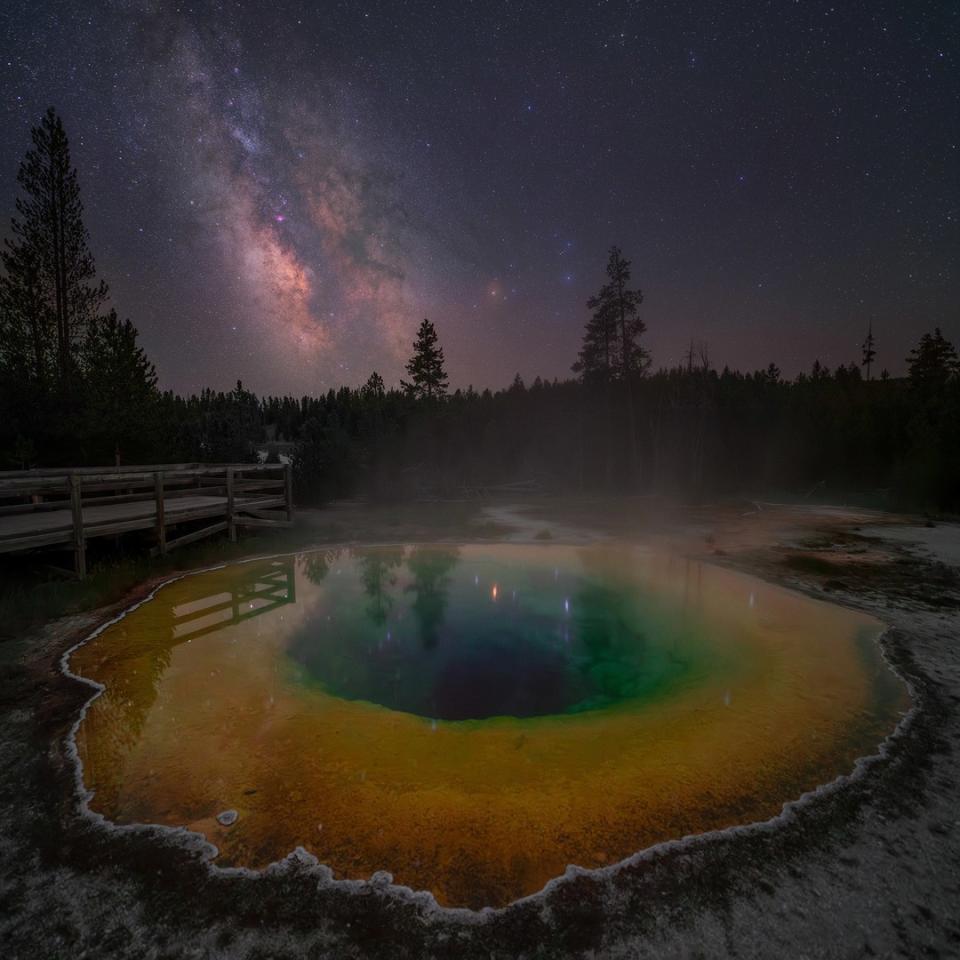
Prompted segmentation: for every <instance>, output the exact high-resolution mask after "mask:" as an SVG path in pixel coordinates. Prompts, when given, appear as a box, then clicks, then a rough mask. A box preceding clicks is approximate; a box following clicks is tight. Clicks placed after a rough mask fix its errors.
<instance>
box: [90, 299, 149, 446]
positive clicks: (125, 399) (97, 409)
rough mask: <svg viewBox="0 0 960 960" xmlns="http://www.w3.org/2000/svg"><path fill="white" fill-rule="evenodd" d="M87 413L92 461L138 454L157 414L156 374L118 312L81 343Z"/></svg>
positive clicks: (133, 331)
mask: <svg viewBox="0 0 960 960" xmlns="http://www.w3.org/2000/svg"><path fill="white" fill-rule="evenodd" d="M83 356H84V369H85V371H86V373H85V376H84V388H85V393H86V396H87V401H86V404H85V413H86V418H87V421H88V423H89V424H90V428H91V431H92V433H93V434H94V438H95V439H99V440H100V442H99V443H98V444H95V445H96V446H97V447H98V448H99V449H97V450H96V452H94V453H93V457H94V459H95V460H98V461H99V462H104V461H105V460H106V459H108V458H109V457H110V455H111V454H112V453H114V452H115V453H116V455H117V456H118V457H121V456H122V457H124V458H125V459H126V460H127V462H130V460H131V458H132V459H133V462H136V458H137V457H138V456H140V455H142V452H143V451H144V448H145V446H146V445H147V444H149V443H150V439H149V437H148V436H147V434H148V433H149V428H150V425H151V422H152V420H153V416H154V413H155V410H156V400H157V372H156V370H155V369H154V366H153V364H152V363H151V362H150V361H149V360H148V359H147V355H146V354H145V353H144V351H143V349H142V348H141V347H139V346H138V345H137V329H136V327H134V325H133V324H132V323H131V322H130V321H129V320H120V319H118V317H117V314H116V311H115V310H111V311H110V313H109V314H108V315H107V316H106V317H105V318H104V319H102V320H98V321H96V322H95V323H94V324H92V325H91V327H90V328H89V331H88V333H87V341H86V343H85V344H84V353H83Z"/></svg>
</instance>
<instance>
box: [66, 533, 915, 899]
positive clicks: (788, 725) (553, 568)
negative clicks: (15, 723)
mask: <svg viewBox="0 0 960 960" xmlns="http://www.w3.org/2000/svg"><path fill="white" fill-rule="evenodd" d="M882 629H883V627H882V625H881V624H880V623H879V622H878V621H876V620H874V619H871V618H870V617H867V616H864V615H861V614H858V613H854V612H851V611H849V610H846V609H843V608H841V607H836V606H832V605H828V604H824V603H819V602H817V601H814V600H810V599H808V598H806V597H803V596H801V595H799V594H795V593H791V592H789V591H787V590H784V589H781V588H778V587H775V586H771V585H769V584H766V583H763V582H762V581H759V580H756V579H753V578H751V577H747V576H744V575H741V574H737V573H733V572H730V571H728V570H724V569H721V568H717V567H712V566H709V565H704V564H700V563H696V562H693V561H689V560H684V559H680V558H677V557H673V556H665V555H661V554H657V553H651V552H649V551H647V550H644V549H640V548H637V547H625V546H615V547H611V546H591V547H566V546H554V545H537V546H521V545H512V544H511V545H482V546H481V545H469V546H459V547H453V546H448V545H434V546H413V547H375V548H374V547H371V548H362V549H360V548H358V549H343V550H329V551H325V552H313V553H306V554H302V555H299V556H296V557H286V558H280V559H273V560H266V561H255V562H251V563H241V564H235V565H231V566H228V567H225V568H223V569H220V570H215V571H212V572H207V573H202V574H198V575H196V576H190V577H186V578H184V579H181V580H178V581H175V582H173V583H170V584H168V585H167V586H165V587H163V588H162V589H161V590H160V591H158V593H157V594H156V596H155V597H154V598H153V599H152V600H150V601H149V602H147V603H145V604H143V605H142V606H140V607H137V608H135V609H134V610H132V611H131V612H130V613H129V614H128V615H127V616H125V617H124V618H122V619H121V620H119V621H117V622H116V623H114V624H112V625H111V626H109V627H108V628H107V629H106V630H104V631H103V632H101V633H100V634H99V635H97V636H96V637H95V638H93V639H92V640H90V641H89V642H88V643H86V644H85V645H83V646H81V647H79V648H77V649H76V650H75V651H74V653H73V654H72V656H71V658H70V662H69V667H70V670H71V671H73V672H74V673H76V674H78V675H80V676H82V677H85V678H88V679H91V680H94V681H96V682H97V683H100V684H102V685H103V686H104V690H103V692H102V694H101V695H99V696H98V697H97V698H96V699H95V700H94V701H93V702H92V703H91V704H90V706H89V708H88V710H87V712H86V715H85V717H84V719H83V721H82V722H81V724H80V726H79V729H78V731H77V734H76V745H77V751H78V755H79V759H80V761H81V763H82V765H83V766H82V769H83V778H84V783H85V786H86V787H87V788H88V789H89V790H90V791H92V794H93V796H92V800H91V801H90V806H91V807H92V809H93V810H95V811H97V812H99V813H101V814H103V815H104V816H105V817H106V818H107V819H109V820H111V821H113V822H115V823H120V824H130V823H153V824H165V825H169V826H185V827H188V828H190V829H191V830H195V831H198V832H200V833H203V834H204V835H206V836H207V837H208V838H209V839H210V840H211V841H212V842H213V843H214V844H215V845H216V846H217V848H218V849H219V856H218V858H217V861H216V862H217V863H219V864H221V865H225V866H227V865H230V866H247V867H252V868H260V867H264V866H266V865H267V864H269V863H271V862H273V861H276V860H279V859H282V858H283V857H284V856H286V855H287V854H288V853H290V852H291V851H292V850H294V849H295V848H296V847H298V846H302V847H304V848H305V849H307V850H308V851H310V852H311V853H313V854H314V855H315V856H316V857H317V858H318V859H319V860H320V861H321V862H322V863H325V864H327V865H328V866H329V867H331V868H332V870H333V871H334V874H335V875H336V876H338V877H349V878H367V877H370V876H371V874H373V873H374V872H375V871H378V870H386V871H389V872H390V873H392V874H393V876H394V880H395V882H396V883H400V884H405V885H408V886H410V887H413V888H414V889H424V890H430V891H432V892H433V894H434V895H435V896H436V898H437V900H438V901H439V902H440V903H442V904H446V905H451V906H469V907H475V908H476V907H481V906H500V905H504V904H506V903H509V902H510V901H512V900H515V899H517V898H519V897H522V896H525V895H527V894H531V893H534V892H536V891H537V890H539V889H541V888H542V887H543V886H544V884H545V883H546V882H547V881H548V880H550V879H551V878H553V877H556V876H559V875H560V874H562V873H563V872H564V870H565V868H566V866H567V865H568V864H578V865H580V866H583V867H598V866H602V865H605V864H611V863H615V862H617V861H618V860H621V859H623V858H625V857H627V856H629V855H630V854H632V853H634V852H636V851H638V850H641V849H643V848H645V847H648V846H650V845H651V844H654V843H657V842H659V841H663V840H668V839H673V838H679V837H682V836H685V835H688V834H694V833H701V832H703V831H707V830H712V829H716V828H720V827H725V826H729V825H732V824H738V823H745V822H749V821H755V820H763V819H768V818H769V817H771V816H773V815H775V814H776V813H777V812H779V810H780V808H781V806H782V804H783V803H784V801H786V800H790V799H794V798H796V797H798V796H799V795H800V794H801V793H803V792H805V791H807V790H810V789H812V788H813V787H815V786H817V785H819V784H822V783H825V782H828V781H830V780H833V779H835V778H836V777H837V776H838V775H840V774H843V773H848V772H849V771H850V770H851V769H852V767H853V765H854V761H855V760H856V758H857V757H859V756H863V755H865V754H870V753H873V752H875V750H876V748H877V745H878V744H879V743H880V742H881V741H882V740H883V738H884V737H885V736H886V735H887V734H888V733H890V731H891V730H892V729H893V727H894V726H895V724H896V722H897V719H898V718H899V716H900V715H901V714H902V712H903V711H904V710H905V709H906V706H907V697H906V693H905V690H904V688H903V685H902V684H901V682H900V681H899V680H898V679H897V678H896V677H895V676H894V675H893V674H892V673H891V672H890V670H889V669H888V668H887V667H886V665H885V664H884V662H883V660H882V658H881V657H880V655H879V651H878V649H877V645H876V643H875V640H876V638H877V636H878V635H879V634H880V632H881V631H882ZM226 811H233V812H234V813H235V814H236V819H235V820H234V822H232V823H231V824H230V825H229V826H225V825H223V824H222V823H221V822H219V821H218V819H217V817H218V815H219V814H223V813H225V812H226ZM222 819H223V820H224V821H229V820H231V819H232V817H223V818H222Z"/></svg>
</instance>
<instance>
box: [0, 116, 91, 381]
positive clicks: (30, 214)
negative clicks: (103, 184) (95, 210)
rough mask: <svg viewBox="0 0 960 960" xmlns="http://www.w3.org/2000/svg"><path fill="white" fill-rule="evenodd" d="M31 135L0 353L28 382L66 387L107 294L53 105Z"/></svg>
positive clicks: (3, 284)
mask: <svg viewBox="0 0 960 960" xmlns="http://www.w3.org/2000/svg"><path fill="white" fill-rule="evenodd" d="M32 138H33V148H32V149H31V150H29V151H28V152H27V155H26V157H25V158H24V159H23V161H22V163H21V164H20V170H19V172H18V174H17V182H18V183H19V184H20V187H21V189H22V191H23V195H22V196H21V197H20V198H18V199H17V214H18V216H16V217H14V218H13V220H12V221H11V233H12V235H13V236H12V238H11V239H8V240H7V241H6V244H5V246H6V249H5V250H4V251H3V253H2V259H3V265H4V276H3V277H2V278H0V342H2V343H3V344H4V345H5V346H4V347H2V348H0V350H2V353H3V359H4V362H5V365H9V364H10V363H11V362H13V363H16V364H18V365H21V366H22V372H23V373H24V375H25V376H27V377H28V378H29V380H30V381H32V382H35V383H38V384H44V383H46V382H48V381H49V380H52V379H55V380H56V381H57V382H58V384H59V386H60V387H61V389H63V390H66V389H68V388H69V387H70V385H71V382H72V381H73V380H74V379H75V374H76V372H77V368H78V366H79V362H80V354H81V352H82V349H83V345H84V342H85V339H86V335H87V332H88V330H89V328H90V326H91V325H92V324H93V323H94V322H95V321H96V320H97V318H98V317H99V316H100V311H101V309H102V307H103V305H104V303H105V302H106V299H107V295H108V291H107V286H106V284H105V283H103V282H102V281H100V282H97V280H96V269H95V266H94V261H93V256H92V254H91V253H90V250H89V248H88V246H87V241H88V234H87V230H86V228H85V227H84V225H83V203H82V202H81V200H80V186H79V183H78V180H77V172H76V170H75V169H74V168H73V167H72V166H71V165H70V145H69V143H68V141H67V135H66V132H65V131H64V129H63V123H62V121H61V120H60V117H59V116H57V113H56V111H55V110H54V109H53V107H50V109H48V110H47V113H46V115H45V116H44V118H43V120H42V121H41V123H40V126H38V127H34V129H33V132H32Z"/></svg>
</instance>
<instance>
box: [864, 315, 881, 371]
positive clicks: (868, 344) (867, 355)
mask: <svg viewBox="0 0 960 960" xmlns="http://www.w3.org/2000/svg"><path fill="white" fill-rule="evenodd" d="M862 349H863V358H862V359H861V361H860V366H861V367H866V368H867V379H868V380H869V379H870V368H871V367H872V366H873V361H874V360H875V359H876V357H877V351H876V350H874V339H873V321H872V320H871V321H870V325H869V326H868V327H867V339H866V340H864V341H863V347H862Z"/></svg>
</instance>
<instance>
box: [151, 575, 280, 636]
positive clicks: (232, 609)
mask: <svg viewBox="0 0 960 960" xmlns="http://www.w3.org/2000/svg"><path fill="white" fill-rule="evenodd" d="M237 572H238V574H241V573H242V576H238V577H237V579H235V580H233V581H231V583H230V584H229V585H228V586H227V588H226V589H225V590H223V591H221V592H220V593H216V594H212V595H211V596H209V597H202V598H200V599H197V600H191V601H190V602H189V603H186V604H181V605H180V606H179V607H172V608H171V610H170V613H171V618H172V624H171V635H172V637H173V638H175V640H176V642H177V643H178V644H179V643H182V642H183V641H184V640H194V639H196V638H197V637H202V636H205V635H206V634H208V633H214V632H215V631H217V630H221V629H223V628H224V627H229V626H232V625H234V624H237V623H242V622H243V621H244V620H251V619H253V618H254V617H258V616H260V614H262V613H269V612H270V611H272V610H276V609H277V608H278V607H282V606H285V605H286V604H288V603H296V601H297V587H296V584H297V580H296V569H295V565H294V561H293V558H292V557H284V558H281V559H278V560H270V561H267V562H266V563H253V564H243V565H241V566H240V567H238V568H237ZM221 597H222V598H224V599H220V598H221ZM205 601H218V602H212V603H205ZM198 605H199V608H198ZM184 607H190V608H191V609H190V610H188V611H187V612H185V613H178V611H180V610H183V609H184ZM244 607H246V609H244ZM218 614H219V615H221V616H218V618H217V619H216V620H213V621H212V622H210V618H211V617H214V616H217V615H218ZM224 614H225V616H223V615H224ZM191 627H192V629H191Z"/></svg>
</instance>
